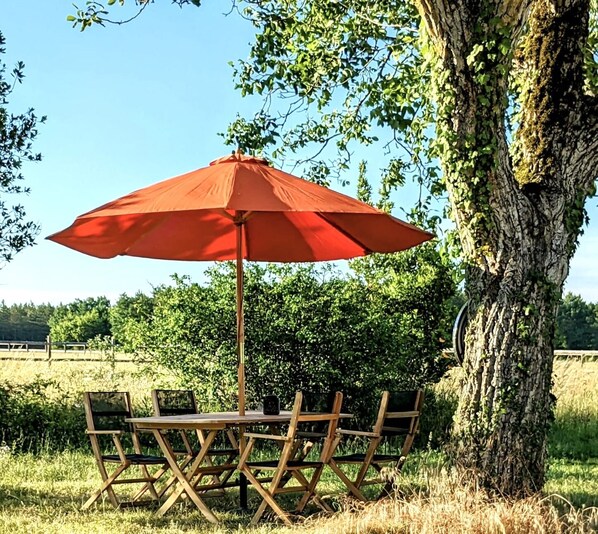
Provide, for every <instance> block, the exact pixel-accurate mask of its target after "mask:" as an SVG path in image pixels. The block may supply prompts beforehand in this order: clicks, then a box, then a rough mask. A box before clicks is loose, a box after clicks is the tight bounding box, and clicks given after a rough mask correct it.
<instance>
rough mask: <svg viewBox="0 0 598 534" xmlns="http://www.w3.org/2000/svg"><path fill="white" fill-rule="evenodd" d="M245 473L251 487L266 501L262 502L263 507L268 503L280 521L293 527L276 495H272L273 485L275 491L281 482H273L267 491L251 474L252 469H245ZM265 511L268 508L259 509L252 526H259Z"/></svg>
mask: <svg viewBox="0 0 598 534" xmlns="http://www.w3.org/2000/svg"><path fill="white" fill-rule="evenodd" d="M243 473H245V476H246V477H247V480H249V482H251V485H252V486H253V487H255V489H256V490H257V492H258V493H259V494H260V495H261V496H262V498H263V499H264V502H262V505H263V504H264V503H266V504H267V505H268V506H270V508H272V510H273V511H274V513H275V514H276V515H277V516H278V517H280V519H282V521H283V522H284V523H285V525H288V526H291V525H292V523H291V520H290V519H289V516H288V514H287V513H286V512H285V511H284V510H283V509H282V508H281V507H280V506H279V505H278V503H277V502H276V500H275V499H274V494H273V493H272V492H273V489H272V485H274V490H275V489H276V487H277V486H278V482H279V481H275V480H272V482H271V483H270V487H269V489H268V490H266V489H265V488H264V486H262V484H261V483H260V481H259V480H258V479H257V478H256V477H255V476H254V475H253V473H252V472H251V469H249V468H248V467H243ZM278 478H280V477H278ZM265 509H266V506H261V505H260V507H259V508H258V511H257V512H256V513H255V515H254V516H253V518H252V519H251V525H257V523H258V522H259V520H260V519H261V517H262V515H263V513H264V511H265Z"/></svg>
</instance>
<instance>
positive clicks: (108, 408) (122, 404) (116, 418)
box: [85, 391, 132, 432]
mask: <svg viewBox="0 0 598 534" xmlns="http://www.w3.org/2000/svg"><path fill="white" fill-rule="evenodd" d="M86 396H87V399H88V402H87V403H86V405H85V407H86V411H88V413H87V414H86V415H87V427H88V430H123V431H125V432H130V431H131V430H132V428H131V425H130V424H129V423H126V422H125V418H128V417H131V401H130V398H129V395H128V393H126V392H123V391H94V392H88V393H86Z"/></svg>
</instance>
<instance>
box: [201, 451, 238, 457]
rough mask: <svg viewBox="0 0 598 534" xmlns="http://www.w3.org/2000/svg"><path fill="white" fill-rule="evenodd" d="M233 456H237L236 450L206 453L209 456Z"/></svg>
mask: <svg viewBox="0 0 598 534" xmlns="http://www.w3.org/2000/svg"><path fill="white" fill-rule="evenodd" d="M233 454H239V451H238V450H237V449H210V450H209V451H208V455H209V456H216V455H218V456H232V455H233Z"/></svg>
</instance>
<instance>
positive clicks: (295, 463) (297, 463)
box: [247, 460, 322, 469]
mask: <svg viewBox="0 0 598 534" xmlns="http://www.w3.org/2000/svg"><path fill="white" fill-rule="evenodd" d="M247 466H248V467H249V468H250V469H276V468H277V467H278V460H264V461H261V462H247ZM321 466H322V462H316V461H313V462H306V461H304V460H290V461H288V462H287V468H289V469H297V468H306V469H307V468H310V467H314V468H315V467H321Z"/></svg>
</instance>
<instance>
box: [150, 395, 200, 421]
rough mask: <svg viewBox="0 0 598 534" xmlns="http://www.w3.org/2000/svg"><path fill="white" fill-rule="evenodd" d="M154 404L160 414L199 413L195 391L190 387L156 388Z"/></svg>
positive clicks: (153, 396) (157, 413) (155, 410)
mask: <svg viewBox="0 0 598 534" xmlns="http://www.w3.org/2000/svg"><path fill="white" fill-rule="evenodd" d="M152 404H153V406H154V413H155V414H156V415H158V416H163V415H186V414H194V413H197V401H196V399H195V393H193V391H191V390H190V389H154V390H153V391H152Z"/></svg>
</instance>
